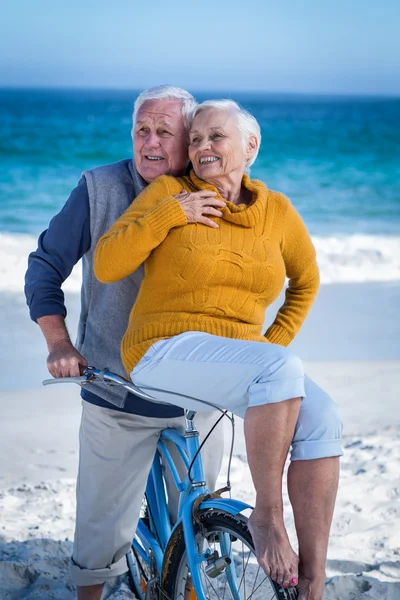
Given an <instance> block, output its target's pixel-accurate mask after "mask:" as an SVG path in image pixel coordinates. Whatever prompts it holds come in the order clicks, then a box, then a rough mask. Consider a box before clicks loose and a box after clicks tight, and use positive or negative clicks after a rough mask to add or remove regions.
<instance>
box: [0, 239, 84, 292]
mask: <svg viewBox="0 0 400 600" xmlns="http://www.w3.org/2000/svg"><path fill="white" fill-rule="evenodd" d="M36 248H37V238H36V237H34V236H31V235H23V234H11V233H1V232H0V292H4V291H7V292H22V291H23V289H24V283H25V282H24V277H25V271H26V269H27V266H28V255H29V254H30V253H31V252H32V251H33V250H36ZM81 281H82V274H81V266H80V264H77V265H76V266H75V268H74V270H73V271H72V273H71V275H70V277H69V278H68V279H67V281H66V282H65V284H64V285H63V289H64V290H66V291H70V292H79V290H80V288H81Z"/></svg>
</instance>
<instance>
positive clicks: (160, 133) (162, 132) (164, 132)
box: [158, 129, 172, 137]
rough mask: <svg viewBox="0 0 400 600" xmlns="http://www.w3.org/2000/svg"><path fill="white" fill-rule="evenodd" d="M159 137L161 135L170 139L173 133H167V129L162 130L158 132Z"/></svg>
mask: <svg viewBox="0 0 400 600" xmlns="http://www.w3.org/2000/svg"><path fill="white" fill-rule="evenodd" d="M158 135H161V136H163V137H169V136H170V135H172V133H171V132H170V131H167V129H162V130H161V131H159V132H158Z"/></svg>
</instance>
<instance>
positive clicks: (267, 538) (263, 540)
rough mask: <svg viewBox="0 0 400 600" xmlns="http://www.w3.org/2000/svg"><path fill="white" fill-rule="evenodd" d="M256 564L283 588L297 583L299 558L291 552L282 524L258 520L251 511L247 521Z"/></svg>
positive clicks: (274, 520)
mask: <svg viewBox="0 0 400 600" xmlns="http://www.w3.org/2000/svg"><path fill="white" fill-rule="evenodd" d="M248 527H249V530H250V533H251V536H252V538H253V543H254V548H255V551H256V557H257V561H258V564H259V565H260V566H261V567H262V568H263V569H264V571H265V574H266V575H268V576H269V577H271V579H273V580H274V581H277V582H278V583H280V584H282V585H283V587H293V586H295V585H297V582H298V564H299V558H298V556H297V554H296V553H295V552H294V551H293V549H292V547H291V545H290V542H289V538H288V535H287V532H286V529H285V526H284V524H283V522H282V523H277V519H276V518H272V519H266V518H262V519H261V518H258V516H257V515H256V511H255V510H253V512H252V514H251V515H250V518H249V521H248Z"/></svg>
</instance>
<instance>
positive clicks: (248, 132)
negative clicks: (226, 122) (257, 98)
mask: <svg viewBox="0 0 400 600" xmlns="http://www.w3.org/2000/svg"><path fill="white" fill-rule="evenodd" d="M208 108H216V109H218V110H226V111H229V112H231V113H232V114H233V115H234V116H235V117H236V119H237V123H238V127H239V130H240V133H241V134H242V140H243V147H244V148H246V144H247V142H248V140H249V137H250V136H252V135H254V136H255V137H256V138H257V142H258V146H257V150H256V151H255V153H254V155H253V156H252V157H251V158H249V160H248V161H247V164H246V167H251V165H252V164H253V163H254V162H255V160H256V158H257V155H258V152H259V150H260V144H261V129H260V126H259V124H258V122H257V119H256V118H255V117H253V115H251V114H250V113H249V112H248V111H247V110H245V109H244V108H242V107H241V106H240V104H238V103H237V102H234V100H206V101H205V102H202V103H201V104H199V105H198V106H197V108H196V110H195V111H194V114H193V117H192V118H193V119H194V118H195V117H196V116H197V115H198V114H199V113H201V112H203V110H206V109H208Z"/></svg>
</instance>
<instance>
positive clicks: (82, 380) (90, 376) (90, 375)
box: [42, 367, 159, 403]
mask: <svg viewBox="0 0 400 600" xmlns="http://www.w3.org/2000/svg"><path fill="white" fill-rule="evenodd" d="M94 381H97V382H100V383H104V384H105V385H108V386H113V385H117V386H122V387H124V388H125V389H126V390H128V391H129V392H133V393H134V394H136V396H139V397H140V398H143V399H144V400H151V401H152V402H157V403H158V402H159V400H157V399H156V398H153V396H149V394H146V392H143V391H142V390H141V389H140V388H138V387H136V385H135V384H133V383H132V382H131V381H129V380H128V379H125V377H121V375H117V374H116V373H111V371H106V370H105V369H103V370H100V369H95V368H94V367H85V369H84V370H83V375H79V376H78V377H60V378H58V379H45V380H44V381H43V382H42V383H43V385H53V384H55V383H76V384H78V385H80V386H81V387H82V386H84V385H89V384H90V383H93V382H94Z"/></svg>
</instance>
